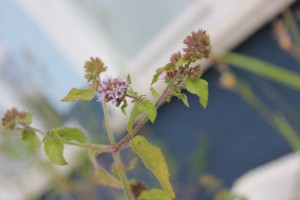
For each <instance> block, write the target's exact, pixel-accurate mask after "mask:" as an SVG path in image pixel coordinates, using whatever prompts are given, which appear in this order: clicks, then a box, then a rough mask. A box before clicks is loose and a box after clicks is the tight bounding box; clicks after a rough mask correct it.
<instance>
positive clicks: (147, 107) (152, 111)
mask: <svg viewBox="0 0 300 200" xmlns="http://www.w3.org/2000/svg"><path fill="white" fill-rule="evenodd" d="M142 105H143V107H142V108H143V111H144V112H146V113H147V115H148V117H149V119H150V121H151V122H152V123H154V121H155V118H156V115H157V110H156V108H155V105H154V103H153V102H152V101H150V100H147V99H146V100H144V101H143V102H142Z"/></svg>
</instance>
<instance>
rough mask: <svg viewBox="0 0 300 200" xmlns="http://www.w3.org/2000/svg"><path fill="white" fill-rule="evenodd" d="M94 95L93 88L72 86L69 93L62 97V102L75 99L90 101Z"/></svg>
mask: <svg viewBox="0 0 300 200" xmlns="http://www.w3.org/2000/svg"><path fill="white" fill-rule="evenodd" d="M94 97H95V90H92V89H76V88H72V89H71V90H70V91H69V93H68V94H67V95H66V96H65V97H64V98H62V99H61V100H60V101H62V102H70V101H76V100H87V101H90V100H92V99H93V98H94Z"/></svg>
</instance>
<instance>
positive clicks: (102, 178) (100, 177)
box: [96, 166, 123, 189]
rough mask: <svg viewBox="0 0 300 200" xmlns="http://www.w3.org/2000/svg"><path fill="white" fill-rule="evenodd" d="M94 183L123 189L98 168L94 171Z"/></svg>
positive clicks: (117, 181)
mask: <svg viewBox="0 0 300 200" xmlns="http://www.w3.org/2000/svg"><path fill="white" fill-rule="evenodd" d="M96 181H97V183H99V184H101V185H104V186H109V187H113V188H117V189H123V186H122V183H121V182H120V181H119V180H118V179H116V178H115V177H114V176H113V175H112V174H110V173H109V172H107V171H106V170H104V169H103V168H102V167H100V166H97V169H96Z"/></svg>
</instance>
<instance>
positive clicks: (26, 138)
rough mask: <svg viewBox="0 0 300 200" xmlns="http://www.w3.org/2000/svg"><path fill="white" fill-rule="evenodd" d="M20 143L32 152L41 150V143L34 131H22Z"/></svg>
mask: <svg viewBox="0 0 300 200" xmlns="http://www.w3.org/2000/svg"><path fill="white" fill-rule="evenodd" d="M22 141H23V143H24V144H25V145H26V146H27V147H29V148H30V149H32V150H34V151H39V150H40V148H41V142H40V140H39V138H38V137H37V136H36V134H35V132H34V131H31V130H23V132H22Z"/></svg>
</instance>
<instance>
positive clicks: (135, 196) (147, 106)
mask: <svg viewBox="0 0 300 200" xmlns="http://www.w3.org/2000/svg"><path fill="white" fill-rule="evenodd" d="M183 43H184V44H185V46H186V47H185V48H184V49H183V50H182V51H178V52H177V53H174V54H173V55H172V56H171V58H170V61H169V62H168V63H167V64H166V65H165V66H163V67H161V68H158V69H157V70H156V73H155V74H154V76H153V79H152V82H151V85H150V86H149V90H150V91H151V94H152V95H153V97H154V98H156V101H155V102H153V101H152V100H150V99H148V98H147V97H146V95H144V94H142V95H141V94H138V93H137V92H136V91H135V90H134V87H133V86H132V85H131V78H130V75H128V76H127V78H126V79H125V78H121V77H117V78H115V77H112V76H110V75H108V74H106V71H107V67H106V66H105V64H104V63H103V61H102V60H101V59H99V58H91V59H90V60H89V61H87V62H86V63H85V78H86V79H87V82H88V84H89V87H88V88H84V89H77V88H72V89H71V90H70V91H69V92H68V94H67V95H66V96H65V97H63V98H62V99H61V101H62V102H71V101H91V100H93V99H97V101H99V102H100V103H101V104H102V110H103V112H104V120H105V126H106V132H107V136H108V139H109V144H96V143H92V142H90V141H88V139H87V137H86V135H85V133H84V132H83V131H81V130H80V129H78V128H74V127H56V128H53V129H51V130H47V131H42V130H40V129H38V128H35V127H33V126H32V125H31V122H32V113H30V112H24V111H19V110H17V109H16V108H13V109H10V110H8V111H7V112H6V113H5V115H4V117H3V119H2V124H3V126H4V128H5V129H8V130H17V131H20V132H21V134H22V140H23V142H24V144H25V145H27V146H28V148H31V149H33V150H35V151H39V150H40V149H41V146H43V149H44V151H45V154H46V155H47V157H48V158H49V160H50V161H51V162H53V163H55V164H57V165H67V164H68V161H67V160H66V159H65V158H64V147H65V145H74V146H78V147H82V148H88V149H90V150H91V151H92V155H93V157H92V158H91V163H92V164H93V165H94V169H95V180H96V181H97V183H99V184H101V185H104V186H107V187H113V188H115V189H122V190H124V194H125V196H126V199H127V200H171V199H174V198H175V191H174V189H173V187H172V184H171V182H170V174H169V170H168V164H167V162H166V160H165V158H164V155H163V152H162V151H161V150H160V149H159V148H158V147H156V146H154V145H153V144H151V142H150V141H148V140H147V139H146V137H145V136H142V135H138V133H139V131H140V129H141V128H142V127H143V126H144V125H145V124H146V123H147V121H150V122H151V123H154V122H155V119H156V116H157V110H158V108H159V107H160V106H161V105H162V104H164V103H166V102H170V100H171V99H172V98H173V97H177V98H179V99H180V100H182V101H183V103H184V104H185V105H186V106H187V107H189V103H188V98H187V96H186V94H185V93H182V91H183V90H186V91H187V92H190V93H191V94H194V95H197V96H198V97H199V102H200V104H201V105H202V106H203V107H204V108H206V106H207V101H208V83H207V82H206V81H205V80H204V79H202V78H201V75H202V68H201V66H200V64H199V60H201V59H203V58H208V57H209V54H210V51H211V44H210V39H209V36H208V35H207V33H206V32H205V31H203V30H198V31H196V32H192V33H191V34H190V35H188V36H187V37H186V38H185V39H184V41H183ZM158 81H162V82H164V83H165V85H166V86H165V89H164V90H163V92H162V93H161V94H160V93H159V92H157V91H156V90H155V88H154V84H155V83H156V82H158ZM108 103H112V104H113V105H114V106H116V107H119V108H120V110H121V112H122V113H123V114H124V115H127V112H128V110H127V109H128V108H127V106H128V104H132V108H131V110H130V112H128V114H129V120H128V123H127V133H126V134H125V135H124V136H123V138H121V139H120V140H119V141H116V139H115V137H114V134H113V132H112V128H111V121H110V118H109V113H108V107H107V104H108ZM37 134H39V135H40V136H41V137H42V140H40V139H39V138H41V137H38V136H37ZM125 148H130V149H131V150H132V151H133V152H134V153H135V154H136V155H137V157H138V158H139V159H140V160H141V162H142V163H143V164H144V166H145V167H146V168H147V169H149V170H150V171H151V172H152V173H153V175H154V176H155V177H156V179H157V180H158V181H159V183H160V185H161V189H159V188H152V189H147V186H146V185H145V184H144V183H142V182H139V181H134V180H130V181H129V180H128V177H127V173H128V172H129V171H132V170H133V169H134V166H135V165H136V162H137V160H136V159H135V160H133V161H132V162H131V163H130V165H129V166H125V165H124V164H123V162H122V159H121V157H120V152H121V151H122V150H123V149H125ZM104 152H106V153H111V154H112V157H113V159H114V164H113V167H112V169H111V171H108V170H106V169H104V168H103V167H102V166H101V165H100V164H99V163H98V162H97V157H99V156H101V154H102V153H104ZM135 188H139V190H136V189H135ZM137 191H138V192H137Z"/></svg>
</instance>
